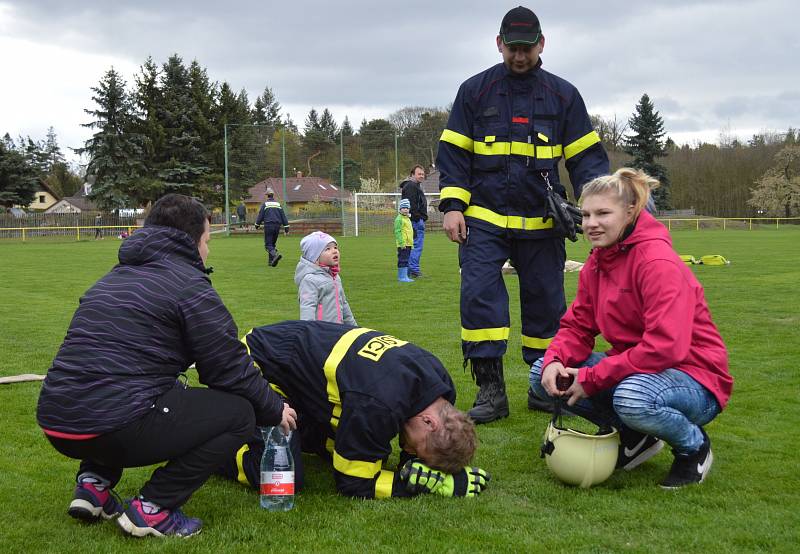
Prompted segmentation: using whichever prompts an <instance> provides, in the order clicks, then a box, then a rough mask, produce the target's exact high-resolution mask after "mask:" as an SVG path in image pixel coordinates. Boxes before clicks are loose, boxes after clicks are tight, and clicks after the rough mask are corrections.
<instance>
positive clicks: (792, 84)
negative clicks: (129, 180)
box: [0, 0, 800, 139]
mask: <svg viewBox="0 0 800 554" xmlns="http://www.w3.org/2000/svg"><path fill="white" fill-rule="evenodd" d="M516 4H517V3H513V4H512V3H509V5H508V6H507V7H506V6H503V7H499V6H497V5H496V4H495V3H491V2H485V1H459V2H456V1H452V0H447V1H440V2H430V1H422V0H412V1H408V2H403V3H402V4H396V3H392V4H383V3H378V2H374V1H373V2H370V1H366V0H357V1H355V0H351V1H346V0H344V1H342V2H338V3H328V2H321V1H305V2H303V1H299V2H289V3H287V2H276V1H272V2H263V1H261V2H255V1H240V2H218V1H214V2H212V1H197V0H196V1H191V2H190V1H188V0H178V1H172V2H162V1H155V0H139V1H136V2H133V1H118V2H107V1H101V0H94V1H91V0H73V1H71V2H59V1H52V0H38V1H37V0H33V1H21V0H15V1H8V0H6V1H3V0H0V35H2V36H3V37H5V38H6V40H26V41H33V42H35V43H38V44H44V45H50V46H52V47H57V48H62V49H70V50H73V51H75V52H78V53H84V54H86V55H90V54H102V55H103V56H104V57H105V58H107V59H110V60H118V64H119V65H120V66H124V67H126V68H129V67H130V68H133V67H136V66H138V65H139V64H141V63H142V62H143V61H144V60H145V58H146V57H147V56H148V55H151V56H153V58H154V59H155V60H156V61H157V62H163V61H165V60H166V59H167V57H168V56H169V55H171V54H172V53H178V54H179V55H181V56H182V57H183V58H184V60H185V61H186V62H189V61H191V60H192V59H197V60H198V61H199V62H200V64H201V65H203V66H204V67H206V68H208V71H209V75H210V76H211V78H212V79H214V80H218V81H228V82H229V83H230V84H231V86H233V87H234V89H237V90H238V89H240V88H245V89H247V91H248V92H249V93H250V96H251V99H252V98H253V97H254V96H255V95H257V94H259V93H260V92H261V91H262V90H263V88H264V87H265V86H270V87H272V88H273V90H274V91H275V93H276V95H277V97H278V100H279V101H280V102H281V103H282V104H284V105H286V106H292V109H293V110H301V111H302V110H307V109H308V107H310V106H312V105H313V106H316V107H317V108H322V107H331V106H337V107H340V108H337V109H341V110H342V111H340V112H339V113H336V112H334V113H335V115H336V116H337V117H338V118H340V119H341V118H342V117H343V116H344V115H345V114H347V115H349V116H350V119H351V121H354V122H359V121H360V119H361V113H354V112H352V113H351V112H350V111H349V110H350V108H352V109H353V110H355V109H361V110H363V111H365V112H369V113H372V114H375V113H384V114H388V113H390V112H391V111H394V110H396V109H398V108H400V107H403V106H409V105H428V106H444V105H446V104H448V103H449V102H451V101H452V98H453V96H454V95H455V91H456V88H457V87H458V84H459V83H460V82H461V81H463V80H464V79H466V78H467V77H469V76H470V75H472V74H474V73H477V72H478V71H481V70H482V69H484V68H486V67H488V66H489V65H491V64H493V63H496V62H497V61H499V55H498V53H497V51H496V49H495V48H494V37H495V35H496V33H497V29H498V27H499V22H500V19H501V18H502V15H503V13H504V12H505V10H506V9H507V8H510V7H513V5H516ZM536 10H537V14H538V15H539V17H540V19H541V21H542V26H543V30H544V33H545V37H546V48H545V53H544V55H543V59H544V62H545V68H546V69H548V70H549V71H552V72H554V73H556V74H557V75H560V76H562V77H565V78H566V79H568V80H570V81H571V82H573V83H574V84H575V85H576V86H578V88H579V89H580V90H581V92H582V94H583V96H584V98H585V100H586V103H587V105H588V106H589V109H590V111H591V112H593V113H601V114H602V115H605V116H612V115H613V114H617V115H618V117H625V118H627V116H628V115H630V113H632V112H633V109H634V106H635V104H636V102H637V101H638V99H639V98H640V97H641V95H642V93H644V92H647V93H648V94H650V96H651V97H652V98H653V99H654V100H655V101H656V108H657V109H658V110H659V111H660V112H661V114H662V116H663V117H664V118H665V122H666V123H667V131H668V132H669V133H681V132H700V131H703V130H709V132H710V133H712V135H716V133H717V131H718V129H720V128H722V127H724V126H725V125H730V126H732V127H733V128H736V127H737V126H741V127H743V128H744V127H747V128H753V127H755V128H759V127H763V128H778V129H781V128H786V127H788V126H794V127H798V126H800V113H799V112H800V110H797V109H796V105H797V91H798V90H800V72H798V71H796V67H797V62H796V61H795V52H797V51H798V49H800V38H798V37H799V36H800V35H798V33H796V32H795V30H794V28H793V26H794V20H795V18H793V17H790V16H791V14H793V13H794V12H795V11H796V10H795V8H794V3H793V2H790V1H789V0H762V1H760V2H747V1H730V0H729V1H725V2H721V1H719V2H717V1H696V2H693V1H688V0H686V1H683V0H678V1H668V0H659V1H653V2H639V3H634V4H631V3H629V2H627V1H622V0H610V1H607V2H603V3H598V2H580V3H558V4H555V3H547V4H544V5H542V6H541V7H537V8H536ZM15 54H16V55H20V56H24V55H25V52H16V53H15ZM36 63H42V62H36ZM44 63H46V62H44ZM3 67H4V66H3V62H2V61H0V70H2V69H3ZM105 69H107V67H98V68H97V75H96V77H95V78H94V80H93V81H90V82H86V83H83V87H84V89H85V90H86V91H87V92H86V95H85V97H84V98H83V99H80V103H79V104H77V105H73V106H72V107H71V108H66V107H62V108H61V109H71V110H74V113H73V114H72V117H73V119H75V118H77V117H78V116H76V115H75V113H77V114H79V115H82V109H83V108H85V107H88V106H87V105H88V103H89V102H90V100H89V92H88V89H89V87H91V86H93V85H94V84H95V83H96V82H97V80H98V79H99V78H100V76H101V74H102V72H103V71H104V70H105ZM36 70H39V71H42V70H43V71H47V67H41V68H36V69H32V71H36ZM130 73H131V74H126V75H125V77H126V79H128V80H129V81H131V79H132V71H131V72H130ZM80 84H81V83H70V87H71V88H72V89H75V88H80ZM52 86H53V87H54V93H55V94H58V87H59V85H58V83H52ZM3 94H4V93H3V92H2V91H0V95H3ZM2 99H3V97H2V96H0V100H2ZM3 104H6V102H0V121H5V120H7V119H10V118H7V117H5V116H6V114H5V110H10V109H13V110H15V111H18V110H20V109H23V110H25V109H27V110H31V111H34V110H36V109H37V107H35V106H31V107H24V106H23V107H18V106H15V107H13V108H12V107H2V106H3ZM295 107H296V108H295ZM48 115H49V117H51V118H52V120H53V124H55V125H56V126H58V124H57V121H56V119H58V118H59V117H62V115H63V114H58V113H52V114H48ZM292 116H293V118H294V119H295V121H296V122H299V123H302V120H303V119H304V117H305V113H295V111H293V112H292ZM4 130H5V129H0V131H4ZM8 130H9V131H11V132H12V133H14V132H16V131H17V129H8ZM60 132H61V133H65V132H67V130H66V129H64V130H61V131H60ZM69 132H70V133H77V132H78V131H75V130H70V131H69ZM80 132H84V131H80ZM712 139H713V136H712Z"/></svg>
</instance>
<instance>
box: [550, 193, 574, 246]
mask: <svg viewBox="0 0 800 554" xmlns="http://www.w3.org/2000/svg"><path fill="white" fill-rule="evenodd" d="M543 219H544V221H545V222H546V221H547V220H548V219H552V220H553V229H555V230H556V231H558V232H559V234H561V235H562V236H564V237H566V238H568V239H569V240H571V241H572V242H575V241H576V240H578V237H577V233H580V234H583V228H582V227H581V223H582V222H583V214H581V211H580V210H579V209H578V208H576V207H575V206H573V205H572V204H570V203H569V202H567V201H566V200H564V199H563V198H562V197H561V195H559V194H558V193H556V192H555V191H553V190H549V191H547V201H546V203H545V213H544V218H543Z"/></svg>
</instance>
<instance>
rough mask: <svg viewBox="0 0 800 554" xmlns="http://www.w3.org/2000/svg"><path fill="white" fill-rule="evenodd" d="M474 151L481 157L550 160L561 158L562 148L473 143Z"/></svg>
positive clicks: (523, 144)
mask: <svg viewBox="0 0 800 554" xmlns="http://www.w3.org/2000/svg"><path fill="white" fill-rule="evenodd" d="M473 146H474V149H475V153H476V154H480V155H482V156H508V155H509V154H514V155H516V156H527V157H529V158H542V159H551V158H558V157H560V156H561V152H562V147H561V145H560V144H554V145H553V146H534V145H533V144H531V143H529V142H516V141H515V142H492V143H489V144H487V143H483V142H478V141H475V143H474V145H473Z"/></svg>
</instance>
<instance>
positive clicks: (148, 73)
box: [132, 56, 166, 196]
mask: <svg viewBox="0 0 800 554" xmlns="http://www.w3.org/2000/svg"><path fill="white" fill-rule="evenodd" d="M134 79H135V83H136V88H135V90H134V92H133V94H132V102H133V104H134V106H135V108H136V114H137V119H136V122H135V123H134V128H135V132H136V133H138V134H140V135H141V137H142V163H143V164H144V171H143V182H142V183H141V184H140V187H144V188H146V189H151V190H154V191H158V190H160V188H161V185H160V181H159V179H158V166H159V164H160V163H161V159H160V156H162V155H163V151H164V143H165V142H166V133H165V131H164V125H163V122H162V121H163V114H162V113H161V110H162V104H163V94H162V91H161V84H160V80H161V71H160V70H159V67H158V65H157V64H156V63H155V62H154V61H153V58H152V57H150V56H148V57H147V59H146V60H145V62H144V64H142V66H141V67H140V68H139V73H138V74H137V75H136V76H135V77H134ZM153 196H155V193H154V194H153Z"/></svg>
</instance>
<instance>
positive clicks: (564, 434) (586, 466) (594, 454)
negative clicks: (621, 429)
mask: <svg viewBox="0 0 800 554" xmlns="http://www.w3.org/2000/svg"><path fill="white" fill-rule="evenodd" d="M553 419H554V420H555V418H553ZM618 454H619V433H618V432H617V430H616V429H614V428H612V429H611V432H610V433H604V434H600V435H587V434H586V433H581V432H580V431H575V430H573V429H563V428H561V427H557V426H556V423H555V421H551V422H550V424H549V425H548V426H547V431H545V436H544V444H543V445H542V457H543V458H544V459H545V462H546V463H547V467H549V468H550V471H552V472H553V473H555V475H556V477H558V478H559V479H561V480H562V481H563V482H565V483H567V484H569V485H578V486H580V487H583V488H589V487H591V486H592V485H597V484H598V483H602V482H603V481H605V480H606V479H608V478H609V477H610V476H611V474H612V473H613V472H614V468H615V467H616V466H617V455H618Z"/></svg>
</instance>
